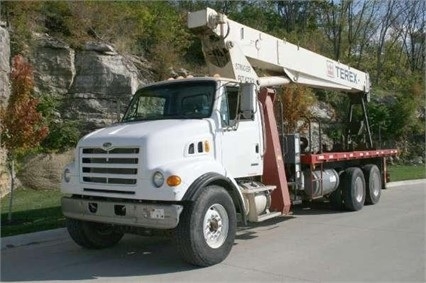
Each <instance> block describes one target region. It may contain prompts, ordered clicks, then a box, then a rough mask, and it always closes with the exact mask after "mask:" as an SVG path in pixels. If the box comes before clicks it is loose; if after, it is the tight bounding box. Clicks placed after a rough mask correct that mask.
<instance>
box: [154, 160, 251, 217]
mask: <svg viewBox="0 0 426 283" xmlns="http://www.w3.org/2000/svg"><path fill="white" fill-rule="evenodd" d="M161 171H162V172H163V173H164V174H165V175H166V178H167V177H168V176H171V175H177V176H179V177H180V178H181V180H182V183H181V184H180V185H179V186H178V187H176V188H175V198H176V200H178V201H194V200H196V199H197V197H198V195H199V194H200V193H201V191H202V189H203V188H204V187H206V186H208V185H210V184H216V185H219V186H222V187H224V188H225V189H226V190H227V191H228V192H229V194H230V195H231V197H232V199H233V200H234V203H235V206H236V208H237V209H238V210H239V211H240V212H241V215H242V218H243V222H244V223H246V221H245V216H246V214H245V211H246V207H245V202H244V198H243V195H242V192H241V191H240V190H239V189H238V185H237V183H236V182H235V180H234V179H233V178H232V177H230V176H226V171H225V169H224V168H223V166H222V164H220V163H219V162H217V161H215V160H212V159H209V160H206V159H204V158H202V159H201V158H200V159H197V160H194V159H191V160H187V161H179V162H173V163H169V164H167V165H165V166H162V167H161Z"/></svg>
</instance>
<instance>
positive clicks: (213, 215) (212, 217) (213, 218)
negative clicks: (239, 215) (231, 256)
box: [203, 204, 229, 249]
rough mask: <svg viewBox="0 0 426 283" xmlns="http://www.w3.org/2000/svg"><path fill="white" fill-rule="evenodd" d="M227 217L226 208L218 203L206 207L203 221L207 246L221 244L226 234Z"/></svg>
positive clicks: (215, 246)
mask: <svg viewBox="0 0 426 283" xmlns="http://www.w3.org/2000/svg"><path fill="white" fill-rule="evenodd" d="M228 230H229V219H228V213H227V212H226V209H225V208H224V207H223V206H222V205H220V204H213V205H212V206H210V207H209V209H207V211H206V214H205V215H204V221H203V233H204V239H205V240H206V243H207V245H208V246H209V247H211V248H213V249H216V248H219V247H220V246H222V244H223V243H224V242H225V240H226V237H227V236H228Z"/></svg>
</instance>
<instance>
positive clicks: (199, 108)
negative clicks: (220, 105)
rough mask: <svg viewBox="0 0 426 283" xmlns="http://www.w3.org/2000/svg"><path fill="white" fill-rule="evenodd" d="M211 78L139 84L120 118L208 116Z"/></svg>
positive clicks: (126, 120)
mask: <svg viewBox="0 0 426 283" xmlns="http://www.w3.org/2000/svg"><path fill="white" fill-rule="evenodd" d="M215 90H216V83H215V82H214V81H196V82H173V83H170V84H161V85H155V86H150V87H146V88H142V89H140V90H138V91H137V92H136V94H135V95H134V97H133V99H132V101H131V103H130V105H129V107H128V109H127V111H126V114H125V115H124V117H123V120H122V122H129V121H143V120H161V119H201V118H207V117H210V115H211V112H212V108H213V102H214V96H215Z"/></svg>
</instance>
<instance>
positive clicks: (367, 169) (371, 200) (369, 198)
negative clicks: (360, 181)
mask: <svg viewBox="0 0 426 283" xmlns="http://www.w3.org/2000/svg"><path fill="white" fill-rule="evenodd" d="M362 171H363V172H364V177H365V187H366V196H365V203H366V204H376V203H378V202H379V200H380V196H381V190H382V179H381V177H380V170H379V168H378V167H377V166H376V165H374V164H367V165H365V166H364V167H363V168H362ZM374 171H376V172H377V173H378V174H379V178H380V185H379V195H378V196H377V197H374V195H373V194H372V191H371V189H372V188H371V185H372V181H373V179H371V176H372V173H374Z"/></svg>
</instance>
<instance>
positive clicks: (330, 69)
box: [327, 61, 334, 78]
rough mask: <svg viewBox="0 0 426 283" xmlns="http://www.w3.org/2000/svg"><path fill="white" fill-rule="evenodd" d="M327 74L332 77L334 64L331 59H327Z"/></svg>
mask: <svg viewBox="0 0 426 283" xmlns="http://www.w3.org/2000/svg"><path fill="white" fill-rule="evenodd" d="M327 76H329V77H330V78H334V64H333V62H331V61H327Z"/></svg>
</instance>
